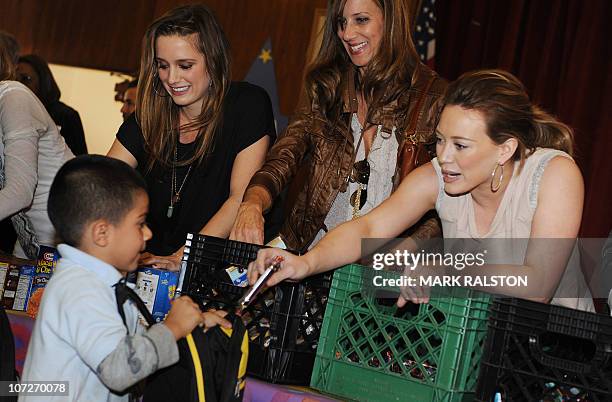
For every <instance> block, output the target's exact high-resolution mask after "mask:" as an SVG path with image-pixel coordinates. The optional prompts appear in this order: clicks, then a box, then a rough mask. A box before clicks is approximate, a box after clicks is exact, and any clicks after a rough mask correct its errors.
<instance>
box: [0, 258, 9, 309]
mask: <svg viewBox="0 0 612 402" xmlns="http://www.w3.org/2000/svg"><path fill="white" fill-rule="evenodd" d="M8 267H9V264H8V262H0V300H2V294H3V293H4V282H6V273H7V272H8Z"/></svg>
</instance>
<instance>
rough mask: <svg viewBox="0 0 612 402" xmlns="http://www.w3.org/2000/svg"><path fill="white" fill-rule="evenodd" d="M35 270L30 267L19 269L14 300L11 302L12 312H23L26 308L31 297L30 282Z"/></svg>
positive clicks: (25, 266)
mask: <svg viewBox="0 0 612 402" xmlns="http://www.w3.org/2000/svg"><path fill="white" fill-rule="evenodd" d="M35 271H36V268H34V267H33V266H31V265H24V266H21V267H19V280H18V281H17V288H16V289H15V298H14V300H13V310H18V311H25V310H26V308H28V307H29V306H28V302H29V301H30V296H31V286H32V280H33V278H34V273H35Z"/></svg>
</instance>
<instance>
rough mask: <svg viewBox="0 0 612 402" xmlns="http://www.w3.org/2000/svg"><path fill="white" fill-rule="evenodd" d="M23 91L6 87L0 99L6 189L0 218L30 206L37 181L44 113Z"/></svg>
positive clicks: (1, 192) (0, 192)
mask: <svg viewBox="0 0 612 402" xmlns="http://www.w3.org/2000/svg"><path fill="white" fill-rule="evenodd" d="M41 108H42V106H41V105H40V104H39V103H38V101H37V100H36V99H35V98H34V95H32V94H31V93H30V92H28V91H27V90H26V89H25V88H19V87H13V86H9V87H8V88H6V90H5V91H4V93H2V96H1V97H0V124H1V129H0V131H1V132H2V137H3V138H2V140H3V141H4V173H5V186H4V188H3V189H2V190H0V219H4V218H6V217H7V216H11V215H13V214H15V213H16V212H19V211H21V210H22V209H24V208H27V207H29V206H30V205H31V204H32V200H33V198H34V191H35V189H36V183H37V182H38V141H39V138H40V133H41V132H42V131H45V130H46V129H47V127H46V123H47V119H46V112H45V111H44V110H41Z"/></svg>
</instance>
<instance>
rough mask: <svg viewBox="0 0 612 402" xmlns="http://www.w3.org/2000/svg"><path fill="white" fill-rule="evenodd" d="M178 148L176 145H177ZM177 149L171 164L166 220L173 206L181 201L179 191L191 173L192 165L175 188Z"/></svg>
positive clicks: (172, 210)
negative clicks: (170, 182)
mask: <svg viewBox="0 0 612 402" xmlns="http://www.w3.org/2000/svg"><path fill="white" fill-rule="evenodd" d="M177 148H178V145H177ZM177 148H174V163H173V164H172V184H171V189H170V190H171V191H170V205H169V206H168V212H166V216H167V217H168V218H172V214H173V213H174V206H175V205H176V204H178V202H179V201H180V199H181V191H182V190H183V186H184V185H185V183H186V182H187V178H188V177H189V173H191V168H192V167H193V164H191V165H189V169H187V174H186V175H185V177H184V178H183V182H182V183H181V185H180V187H179V188H178V190H177V188H176V185H177V180H176V165H177V164H178V151H177Z"/></svg>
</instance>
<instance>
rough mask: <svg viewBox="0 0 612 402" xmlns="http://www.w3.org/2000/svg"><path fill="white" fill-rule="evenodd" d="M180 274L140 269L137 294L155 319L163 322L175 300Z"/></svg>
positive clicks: (137, 277) (137, 278)
mask: <svg viewBox="0 0 612 402" xmlns="http://www.w3.org/2000/svg"><path fill="white" fill-rule="evenodd" d="M177 283H178V273H177V272H170V271H164V270H161V269H155V268H139V269H138V271H137V276H136V289H135V290H136V293H137V294H138V296H140V298H141V299H142V301H143V302H144V304H145V305H146V306H147V309H148V310H149V312H150V313H151V315H152V316H153V318H154V319H155V322H160V321H163V320H164V318H166V315H167V314H168V311H170V305H171V301H172V300H174V294H175V292H176V285H177Z"/></svg>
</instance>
